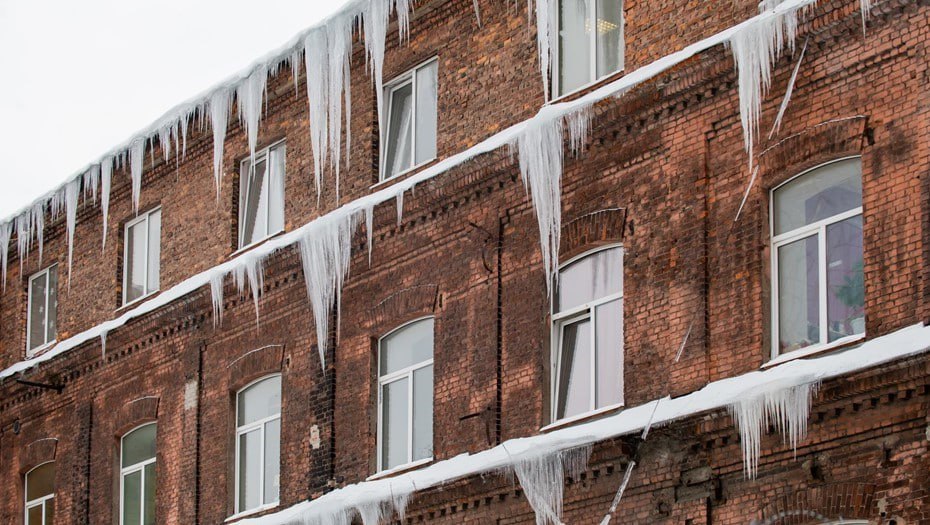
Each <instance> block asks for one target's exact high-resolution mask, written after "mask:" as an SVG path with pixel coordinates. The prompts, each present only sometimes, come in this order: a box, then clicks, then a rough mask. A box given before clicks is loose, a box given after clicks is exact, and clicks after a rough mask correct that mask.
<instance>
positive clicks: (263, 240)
mask: <svg viewBox="0 0 930 525" xmlns="http://www.w3.org/2000/svg"><path fill="white" fill-rule="evenodd" d="M283 233H284V228H282V229H280V230H278V231H276V232H274V233H271V234H268V235H266V236H265V237H262V238H261V239H259V240H257V241H255V242H253V243H252V244H246V245H245V246H243V247H241V248H238V249H237V250H236V251H234V252H232V253H230V254H229V255H228V256H226V258H227V259H232V258H233V257H236V256H237V255H240V254H243V253H245V252H247V251H249V250H251V249H252V248H255V247H258V246H261V245H262V244H265V243H266V242H268V241H270V240H271V239H274V238H275V237H280V236H281V235H282V234H283Z"/></svg>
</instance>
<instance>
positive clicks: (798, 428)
mask: <svg viewBox="0 0 930 525" xmlns="http://www.w3.org/2000/svg"><path fill="white" fill-rule="evenodd" d="M817 386H818V385H817V384H816V383H803V384H800V385H789V386H786V387H783V388H769V389H767V390H763V391H758V392H756V391H754V392H749V393H747V394H746V396H745V397H743V398H742V399H740V400H739V401H737V402H736V403H733V404H732V405H730V406H729V410H730V414H732V416H733V419H734V421H735V423H736V424H737V427H738V428H739V435H740V440H741V442H742V443H741V445H742V448H743V469H744V471H745V474H746V477H747V478H749V479H755V477H756V474H757V472H758V470H759V456H760V454H761V452H762V435H763V434H764V433H765V430H766V429H767V428H768V427H769V426H770V425H772V426H774V427H775V429H776V430H777V431H779V432H780V433H781V435H782V438H783V439H784V441H785V442H787V443H788V444H789V445H791V449H792V450H796V449H797V448H798V443H800V442H801V440H803V439H804V438H805V437H806V436H807V420H808V417H810V411H811V401H812V398H813V395H814V394H815V393H816V391H817Z"/></svg>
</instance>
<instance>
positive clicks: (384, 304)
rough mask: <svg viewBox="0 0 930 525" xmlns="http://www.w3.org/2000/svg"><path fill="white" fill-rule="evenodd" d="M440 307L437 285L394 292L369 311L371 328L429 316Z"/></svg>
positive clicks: (422, 285)
mask: <svg viewBox="0 0 930 525" xmlns="http://www.w3.org/2000/svg"><path fill="white" fill-rule="evenodd" d="M439 306H440V298H439V285H437V284H421V285H417V286H411V287H410V288H404V289H403V290H400V291H399V292H395V293H393V294H391V295H389V296H387V297H386V298H385V299H383V300H382V301H381V302H379V303H378V304H377V305H375V306H374V308H372V309H371V314H370V315H371V317H370V321H371V323H372V326H373V327H385V326H386V325H397V324H400V323H403V322H405V321H409V320H411V319H414V318H416V317H420V316H424V315H430V314H433V313H435V312H436V310H437V309H439Z"/></svg>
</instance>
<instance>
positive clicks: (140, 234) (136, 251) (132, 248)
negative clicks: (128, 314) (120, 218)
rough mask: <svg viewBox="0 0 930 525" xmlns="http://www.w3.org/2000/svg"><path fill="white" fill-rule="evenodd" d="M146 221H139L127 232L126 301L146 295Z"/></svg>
mask: <svg viewBox="0 0 930 525" xmlns="http://www.w3.org/2000/svg"><path fill="white" fill-rule="evenodd" d="M146 228H147V226H146V224H145V221H142V222H137V223H136V224H133V225H132V226H130V227H129V229H128V231H127V232H126V302H127V303H128V302H131V301H134V300H136V299H138V298H140V297H142V296H143V295H145V258H146V254H145V251H146V247H147V245H148V241H147V240H146V237H147V235H148V230H147V229H146Z"/></svg>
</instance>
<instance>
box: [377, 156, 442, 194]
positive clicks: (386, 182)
mask: <svg viewBox="0 0 930 525" xmlns="http://www.w3.org/2000/svg"><path fill="white" fill-rule="evenodd" d="M437 160H439V157H433V158H431V159H429V160H426V161H423V162H421V163H419V164H417V165H416V166H413V167H412V168H407V169H405V170H404V171H402V172H400V173H398V174H397V175H391V176H390V177H388V178H386V179H381V180H379V181H378V182H376V183H375V184H372V185H371V187H369V189H370V190H379V189H381V188H386V187H388V186H390V185H392V184H394V183H395V182H398V181H400V180H402V179H405V178H407V176H408V175H413V174H414V173H416V172H418V171H420V170H421V169H423V168H425V167H427V166H429V165H430V164H433V163H434V162H436V161H437Z"/></svg>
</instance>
